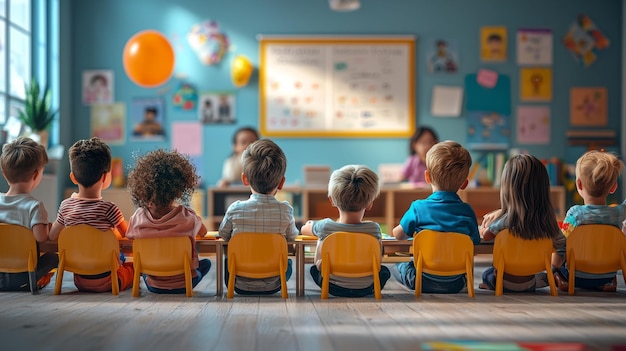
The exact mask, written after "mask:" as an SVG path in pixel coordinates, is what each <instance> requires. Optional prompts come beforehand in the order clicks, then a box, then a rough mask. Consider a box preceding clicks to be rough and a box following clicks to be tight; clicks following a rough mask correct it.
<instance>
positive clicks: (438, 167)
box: [392, 141, 480, 293]
mask: <svg viewBox="0 0 626 351" xmlns="http://www.w3.org/2000/svg"><path fill="white" fill-rule="evenodd" d="M471 165H472V158H471V156H470V154H469V152H468V151H467V150H466V149H465V148H463V146H461V145H460V144H459V143H457V142H454V141H444V142H440V143H438V144H435V145H434V146H433V147H432V148H431V149H430V150H429V151H428V153H427V154H426V171H425V172H424V175H425V178H426V182H427V183H429V184H430V185H431V186H432V189H433V193H432V194H431V195H430V196H429V197H428V198H426V199H423V200H416V201H414V202H413V203H412V204H411V207H410V208H409V209H408V210H407V211H406V213H405V214H404V216H402V219H401V220H400V224H399V225H398V226H396V227H395V228H393V235H394V236H395V237H396V239H399V240H404V239H408V238H409V236H413V233H417V234H416V235H418V234H419V232H420V231H421V230H422V229H430V230H435V231H440V232H456V233H461V234H467V235H469V236H470V238H471V239H472V241H473V242H474V244H479V243H480V235H479V233H478V222H477V221H476V214H475V213H474V210H473V209H472V208H471V207H470V205H468V204H466V203H464V202H463V201H462V200H461V198H459V196H458V195H457V191H458V190H459V189H465V187H466V186H467V183H468V180H467V176H468V174H469V169H470V167H471ZM392 274H393V276H394V277H395V278H396V279H397V280H398V281H399V282H400V283H402V284H403V285H405V286H407V287H408V288H410V289H415V265H414V263H413V262H402V263H398V264H397V265H396V266H395V267H394V268H393V269H392ZM465 284H473V282H466V281H465V275H463V274H461V275H455V276H436V275H431V274H427V273H423V276H422V292H423V293H458V292H459V291H461V290H462V289H463V288H464V287H465Z"/></svg>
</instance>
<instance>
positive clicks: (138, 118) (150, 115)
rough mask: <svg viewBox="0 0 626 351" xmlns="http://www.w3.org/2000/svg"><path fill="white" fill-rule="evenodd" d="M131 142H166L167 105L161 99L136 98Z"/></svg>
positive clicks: (133, 104)
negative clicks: (165, 115) (165, 116)
mask: <svg viewBox="0 0 626 351" xmlns="http://www.w3.org/2000/svg"><path fill="white" fill-rule="evenodd" d="M130 114H131V118H132V122H133V127H132V131H131V140H135V141H163V140H165V134H166V133H165V127H164V124H165V118H164V114H165V104H164V102H163V99H161V98H136V99H133V103H132V106H131V112H130Z"/></svg>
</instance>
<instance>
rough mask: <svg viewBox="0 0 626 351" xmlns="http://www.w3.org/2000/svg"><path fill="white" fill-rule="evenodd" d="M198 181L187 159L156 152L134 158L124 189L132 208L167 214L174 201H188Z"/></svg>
mask: <svg viewBox="0 0 626 351" xmlns="http://www.w3.org/2000/svg"><path fill="white" fill-rule="evenodd" d="M199 181H200V177H198V175H197V174H196V167H195V166H194V165H193V164H192V163H191V162H190V161H189V158H188V157H186V156H184V155H182V154H180V153H178V152H177V151H165V150H162V149H159V150H155V151H151V152H148V153H147V154H145V155H144V156H141V157H138V158H137V161H136V164H135V168H134V169H133V170H131V171H130V172H129V174H128V189H129V192H130V195H131V197H132V199H133V203H134V204H135V206H138V207H145V208H148V209H150V210H152V209H154V210H156V211H158V212H162V211H165V212H169V210H170V209H171V206H172V204H173V203H174V201H179V202H180V203H182V204H187V203H188V202H189V199H190V198H191V195H192V194H193V191H194V189H195V187H196V185H197V184H198V182H199Z"/></svg>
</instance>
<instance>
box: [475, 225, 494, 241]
mask: <svg viewBox="0 0 626 351" xmlns="http://www.w3.org/2000/svg"><path fill="white" fill-rule="evenodd" d="M479 232H480V237H481V238H483V240H486V241H489V240H493V238H495V237H496V235H495V234H494V233H492V232H491V231H489V228H488V227H482V226H481V227H480V229H479Z"/></svg>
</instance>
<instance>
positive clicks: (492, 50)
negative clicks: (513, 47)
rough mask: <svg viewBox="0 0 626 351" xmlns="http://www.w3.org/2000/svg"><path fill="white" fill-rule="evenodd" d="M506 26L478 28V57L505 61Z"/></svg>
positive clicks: (483, 59) (484, 59) (491, 60)
mask: <svg viewBox="0 0 626 351" xmlns="http://www.w3.org/2000/svg"><path fill="white" fill-rule="evenodd" d="M506 49H507V36H506V27H482V28H481V29H480V59H481V60H482V61H488V62H505V61H506V58H507V55H506Z"/></svg>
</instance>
